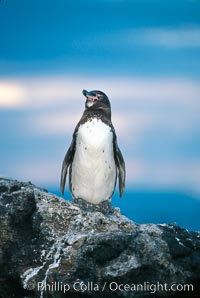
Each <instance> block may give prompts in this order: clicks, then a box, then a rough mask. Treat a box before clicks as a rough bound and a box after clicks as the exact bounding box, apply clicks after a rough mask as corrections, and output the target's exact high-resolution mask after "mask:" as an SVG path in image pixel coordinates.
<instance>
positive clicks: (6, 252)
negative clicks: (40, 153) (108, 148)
mask: <svg viewBox="0 0 200 298" xmlns="http://www.w3.org/2000/svg"><path fill="white" fill-rule="evenodd" d="M0 231H1V235H0V268H1V271H0V297H2V298H7V297H20V298H21V297H64V296H67V295H68V296H69V297H172V294H176V295H175V296H173V297H197V296H196V295H197V292H198V290H199V288H197V285H198V283H199V281H200V233H198V232H189V231H187V230H186V229H183V228H180V227H178V226H176V225H169V224H163V225H155V224H143V225H139V224H136V223H134V222H133V221H131V220H129V219H128V218H126V217H125V216H123V215H122V214H121V213H120V211H119V210H118V209H117V208H115V209H114V213H112V214H109V215H104V214H102V213H100V212H86V211H84V210H82V209H80V208H79V207H78V205H76V204H74V203H71V202H68V201H65V200H64V199H62V198H59V197H57V196H55V195H53V194H50V193H48V192H47V191H46V190H43V189H40V188H38V187H36V186H34V185H33V184H31V183H30V182H29V183H24V182H18V181H16V180H9V179H0ZM186 284H187V285H188V287H187V288H186V290H185V291H183V287H184V285H185V287H186ZM192 287H193V291H192ZM142 289H143V291H142ZM188 289H189V292H188ZM180 290H182V291H180ZM64 292H65V294H64ZM152 293H154V294H152ZM184 295H187V296H184ZM189 295H191V296H189Z"/></svg>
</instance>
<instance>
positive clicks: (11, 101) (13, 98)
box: [0, 80, 26, 108]
mask: <svg viewBox="0 0 200 298" xmlns="http://www.w3.org/2000/svg"><path fill="white" fill-rule="evenodd" d="M25 98H26V90H25V88H24V86H21V84H20V83H19V82H17V81H11V80H10V81H3V80H2V81H0V108H13V107H14V108H18V107H22V106H23V104H24V103H25Z"/></svg>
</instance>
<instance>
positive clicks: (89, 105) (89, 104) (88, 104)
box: [86, 101, 94, 108]
mask: <svg viewBox="0 0 200 298" xmlns="http://www.w3.org/2000/svg"><path fill="white" fill-rule="evenodd" d="M93 104H94V101H87V103H86V106H87V107H88V108H90V107H92V106H93Z"/></svg>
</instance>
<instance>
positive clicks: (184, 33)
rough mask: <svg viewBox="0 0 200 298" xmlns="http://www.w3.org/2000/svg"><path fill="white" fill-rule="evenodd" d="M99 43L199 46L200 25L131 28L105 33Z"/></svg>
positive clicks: (176, 46) (167, 46)
mask: <svg viewBox="0 0 200 298" xmlns="http://www.w3.org/2000/svg"><path fill="white" fill-rule="evenodd" d="M100 41H102V43H101V42H100ZM82 43H83V44H84V43H87V44H89V42H88V41H87V40H84V41H82ZM98 43H100V44H105V45H106V47H112V46H113V47H119V48H126V49H127V48H128V49H131V48H133V47H134V48H135V47H137V46H154V47H161V48H167V49H181V48H184V49H186V48H199V47H200V27H199V26H185V27H152V28H151V27H149V28H148V27H146V28H130V29H126V30H119V31H117V32H112V36H111V35H110V34H104V35H103V36H101V37H99V38H98ZM93 46H94V45H93Z"/></svg>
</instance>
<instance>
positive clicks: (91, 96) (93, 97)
mask: <svg viewBox="0 0 200 298" xmlns="http://www.w3.org/2000/svg"><path fill="white" fill-rule="evenodd" d="M82 93H83V95H84V96H85V97H86V98H87V100H91V101H95V100H96V99H97V97H96V94H95V93H94V92H92V91H87V90H85V89H84V90H83V91H82Z"/></svg>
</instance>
